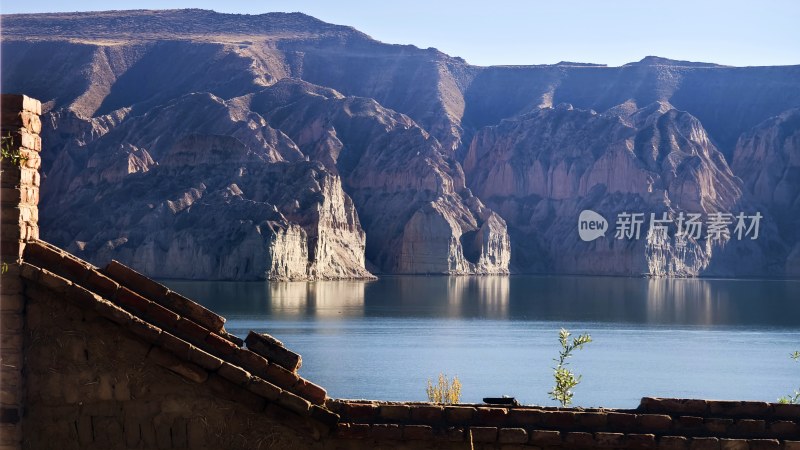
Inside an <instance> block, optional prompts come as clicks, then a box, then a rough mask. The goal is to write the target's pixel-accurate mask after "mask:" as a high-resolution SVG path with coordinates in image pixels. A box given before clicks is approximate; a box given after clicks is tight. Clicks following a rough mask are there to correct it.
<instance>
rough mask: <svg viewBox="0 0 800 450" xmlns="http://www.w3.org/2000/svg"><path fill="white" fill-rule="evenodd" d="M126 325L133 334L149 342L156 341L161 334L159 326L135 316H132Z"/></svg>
mask: <svg viewBox="0 0 800 450" xmlns="http://www.w3.org/2000/svg"><path fill="white" fill-rule="evenodd" d="M127 327H128V329H129V330H130V331H131V332H132V333H133V334H135V335H137V336H139V337H141V338H142V339H144V340H145V341H147V342H149V343H151V344H152V343H155V342H157V341H158V339H159V337H160V335H161V328H158V327H157V326H155V325H151V324H149V323H147V322H145V321H143V320H141V319H139V318H137V317H134V318H133V320H131V322H130V323H129V324H128V325H127Z"/></svg>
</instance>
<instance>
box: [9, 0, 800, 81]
mask: <svg viewBox="0 0 800 450" xmlns="http://www.w3.org/2000/svg"><path fill="white" fill-rule="evenodd" d="M0 1H1V0H0ZM111 7H113V8H114V9H166V8H190V7H192V8H204V9H213V10H215V11H219V12H235V13H245V14H260V13H264V12H270V11H300V12H304V13H306V14H310V15H312V16H315V17H317V18H319V19H322V20H324V21H326V22H332V23H337V24H344V25H351V26H354V27H356V28H358V29H359V30H361V31H363V32H365V33H367V34H369V35H371V36H372V37H374V38H375V39H378V40H381V41H384V42H390V43H397V44H414V45H417V46H419V47H423V48H425V47H436V48H438V49H439V50H442V51H443V52H445V53H448V54H450V55H453V56H461V57H463V58H464V59H466V60H467V61H469V62H470V63H472V64H478V65H490V64H543V63H556V62H558V61H562V60H566V61H580V62H596V63H606V64H609V65H620V64H624V63H626V62H631V61H638V60H639V59H641V58H642V57H644V56H647V55H657V56H663V57H667V58H672V59H685V60H691V61H707V62H716V63H720V64H730V65H737V66H747V65H781V64H800V1H796V0H763V1H754V0H749V1H743V0H727V1H723V0H667V1H648V0H605V1H603V0H546V1H536V0H528V1H524V0H519V1H504V0H494V1H471V0H465V1H457V0H425V1H420V0H406V1H393V2H382V1H355V0H339V1H330V0H317V1H310V0H291V1H290V0H271V1H257V0H256V1H253V0H248V1H245V0H225V1H219V0H218V1H211V0H156V1H154V0H117V1H114V2H110V1H108V0H84V1H81V2H64V1H51V0H38V1H37V0H31V1H26V2H22V1H14V2H9V1H2V3H0V10H2V12H3V13H15V12H57V11H75V10H82V11H93V10H94V11H96V10H106V9H110V8H111Z"/></svg>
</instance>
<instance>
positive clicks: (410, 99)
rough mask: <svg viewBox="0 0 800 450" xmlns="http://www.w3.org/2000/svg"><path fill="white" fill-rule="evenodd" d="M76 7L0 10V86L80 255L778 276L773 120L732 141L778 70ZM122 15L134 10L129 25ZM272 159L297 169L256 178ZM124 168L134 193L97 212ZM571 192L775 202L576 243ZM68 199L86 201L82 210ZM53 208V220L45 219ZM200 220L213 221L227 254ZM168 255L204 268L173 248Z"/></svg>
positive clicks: (793, 98) (777, 105)
mask: <svg viewBox="0 0 800 450" xmlns="http://www.w3.org/2000/svg"><path fill="white" fill-rule="evenodd" d="M78 16H80V18H81V20H78V21H75V20H72V19H74V18H75V17H77V16H76V15H74V14H69V13H66V14H55V15H52V14H51V15H23V16H20V15H14V16H3V17H2V21H3V26H4V31H5V30H6V29H11V30H12V33H11V34H10V35H9V34H5V33H4V34H3V36H2V65H3V72H2V83H3V89H4V90H6V89H10V90H16V91H21V92H26V93H28V94H29V95H32V96H34V97H37V98H39V99H41V100H42V101H43V109H44V111H45V114H44V115H43V123H44V124H45V126H44V130H43V134H42V135H43V139H44V142H45V146H46V148H45V152H43V173H44V175H45V176H46V177H47V183H46V184H44V187H43V191H42V196H43V197H42V202H43V210H42V217H43V220H42V223H43V229H42V233H43V236H44V237H45V238H48V239H52V240H53V241H54V242H55V243H56V244H59V245H61V246H62V247H64V248H69V249H72V250H73V251H77V252H86V253H82V255H83V256H85V257H86V258H88V259H90V260H93V261H97V262H100V261H102V260H105V259H108V258H111V257H116V258H119V259H122V260H124V262H127V263H130V264H133V265H134V266H137V265H138V268H140V269H141V270H142V271H144V272H146V273H148V274H149V275H153V276H177V275H179V276H182V277H195V278H203V277H210V278H246V279H253V278H259V277H266V278H278V279H298V278H303V277H306V278H312V279H313V278H337V277H345V278H346V277H350V276H357V277H358V276H368V275H367V274H368V272H367V269H366V268H367V267H369V268H371V269H373V271H378V272H381V273H449V274H471V273H481V274H503V273H508V272H509V271H517V272H536V273H563V272H564V271H568V270H570V269H569V268H570V267H571V268H573V269H572V270H578V271H579V272H580V273H585V274H615V275H626V274H627V275H639V274H641V273H650V274H652V275H654V276H703V275H715V276H735V275H745V274H747V275H754V276H763V275H765V274H772V273H793V272H791V270H790V269H791V267H790V266H791V263H790V261H793V260H795V259H796V258H797V256H796V255H797V254H800V245H798V244H797V242H799V241H800V237H797V236H795V235H792V234H787V233H785V232H783V231H781V232H780V233H779V231H778V230H786V229H787V226H789V225H791V222H787V221H786V220H787V219H785V218H784V216H782V215H781V214H780V213H779V211H777V209H776V208H780V207H781V206H779V205H783V204H782V203H781V204H775V203H770V202H769V201H768V200H769V199H768V198H767V197H765V196H764V194H763V193H765V192H773V191H774V192H784V191H785V189H786V183H785V182H784V183H783V184H781V185H776V186H772V185H769V183H767V185H765V184H764V183H765V182H764V181H763V180H764V179H765V178H764V176H760V177H759V178H758V179H759V180H760V181H758V183H754V182H753V181H752V179H753V178H752V177H754V176H756V177H757V176H758V174H759V173H771V171H772V170H774V169H773V168H772V166H773V165H775V164H777V162H776V161H782V160H784V159H785V158H786V157H784V156H782V155H785V154H790V155H791V154H793V152H795V151H796V150H795V148H797V147H796V145H795V144H794V141H786V142H789V143H786V142H784V141H782V140H780V139H774V140H773V144H772V145H773V147H774V148H770V149H767V150H766V151H761V150H759V151H760V152H761V153H758V154H764V155H767V156H765V157H755V158H748V157H746V155H744V153H743V152H745V153H746V152H751V151H754V150H748V149H752V148H754V147H755V145H754V144H753V143H752V139H751V140H750V141H747V140H745V141H742V139H743V136H744V137H745V139H746V137H747V136H761V135H765V136H766V135H768V136H776V134H775V132H774V131H770V130H771V129H770V127H771V126H772V125H770V124H771V122H768V121H769V120H770V118H773V117H780V116H781V115H782V114H784V113H785V112H786V111H790V110H793V109H794V108H798V107H800V65H798V66H778V67H769V66H767V67H730V66H720V65H716V64H711V63H695V62H687V61H678V60H669V59H666V58H661V57H654V56H648V57H645V58H643V59H642V60H640V61H638V62H634V63H629V64H626V65H623V66H619V67H608V66H604V65H597V64H590V63H572V62H561V63H558V64H555V65H535V66H487V67H480V66H473V65H470V64H468V63H466V62H465V61H464V60H463V59H461V58H458V57H452V56H449V55H446V54H444V53H442V52H440V51H438V50H436V49H433V48H428V49H420V48H417V47H415V46H412V45H398V44H385V43H382V42H379V41H376V40H374V39H372V38H370V37H369V36H367V35H366V34H364V33H361V32H359V31H357V30H355V29H353V28H352V27H346V26H341V25H333V24H326V23H325V22H322V21H319V20H317V19H314V18H311V17H310V16H306V15H303V14H301V13H300V14H293V13H269V14H266V15H256V16H250V15H247V16H244V15H226V14H220V13H214V12H209V11H206V10H189V11H186V10H170V11H162V12H158V13H154V12H152V11H149V10H141V11H134V12H132V13H130V14H129V13H127V12H125V11H117V12H104V13H97V14H92V13H80V14H78ZM154 16H157V17H156V19H157V20H156V19H153V17H154ZM187 18H188V19H187ZM265 18H266V21H265V20H264V19H265ZM184 19H186V20H184ZM115 20H118V21H121V22H119V24H118V26H117V28H114V27H112V25H111V24H112V23H114V21H115ZM9 21H10V22H11V27H10V28H6V26H7V25H8V24H9ZM93 21H94V22H93ZM206 22H208V23H210V25H209V27H210V28H206V29H204V30H201V31H202V32H200V31H197V30H198V29H199V28H198V27H202V26H203V24H204V23H206ZM81 23H84V24H85V23H95V25H92V26H89V27H88V28H87V29H83V30H82V29H81V25H80V24H81ZM41 24H45V25H46V26H43V27H41V28H40V27H39V25H41ZM97 24H100V25H97ZM92 27H94V28H95V29H94V31H93V29H92ZM125 27H128V28H125ZM137 27H139V28H142V27H145V28H147V29H142V30H140V31H142V33H139V34H136V35H135V36H134V34H135V33H134V31H135V30H136V28H137ZM119 29H122V30H123V31H124V30H129V33H128V32H127V31H126V32H123V33H119V32H115V30H119ZM59 30H61V31H59ZM98 30H100V31H98ZM169 30H177V31H174V32H172V34H169V33H167V31H169ZM253 30H257V31H258V33H261V34H259V35H252V33H254V31H253ZM210 31H211V32H210ZM217 31H220V34H215V33H216V32H217ZM222 31H225V33H222ZM59 33H61V34H59ZM126 33H128V34H126ZM165 33H166V34H165ZM181 33H183V34H181ZM192 33H194V34H192ZM237 33H239V34H237ZM246 33H251V35H250V38H248V37H246V36H248V35H247V34H246ZM182 36H183V37H182ZM186 36H188V37H186ZM253 36H256V37H258V39H256V38H254V37H253ZM195 37H197V38H195ZM54 74H58V76H57V77H56V76H54ZM765 121H767V122H766V123H765ZM780 126H781V127H782V128H781V130H783V129H784V128H786V127H787V126H790V127H797V125H796V122H794V121H788V122H787V121H784V122H781V125H780ZM564 130H572V132H566V131H564ZM570 133H572V134H570ZM784 134H786V133H785V132H784V131H781V132H780V133H779V135H780V136H783V135H784ZM545 150H546V151H545ZM226 155H227V157H226ZM243 155H244V156H243ZM245 156H246V157H245ZM734 159H736V160H738V161H740V162H739V163H738V164H736V165H734V167H735V169H736V170H735V171H734V170H732V169H731V166H732V164H733V161H734ZM510 160H513V161H515V162H514V163H513V164H511V165H508V161H510ZM741 161H747V163H742V162H741ZM210 162H214V164H210ZM220 165H221V166H231V167H225V168H223V167H216V166H220ZM277 167H282V168H285V170H286V171H289V172H290V173H294V174H303V175H302V176H300V175H298V176H297V177H294V178H293V177H288V178H285V177H281V176H277V175H271V176H273V177H276V178H275V182H268V181H267V180H260V179H258V177H259V176H260V175H258V174H262V175H263V174H277V173H279V172H280V170H278V169H277ZM623 169H624V170H623ZM281 170H283V169H281ZM312 172H313V174H312ZM178 175H180V176H178ZM512 175H513V176H512ZM620 177H622V178H620ZM176 180H182V181H181V182H180V183H177V184H176V182H177V181H176ZM742 180H750V181H747V182H746V183H743V182H742ZM131 186H138V189H145V190H148V191H152V193H151V195H150V196H149V197H147V200H146V201H144V200H142V199H136V201H134V202H133V203H132V206H131V211H127V210H125V209H124V208H122V209H120V208H121V207H120V205H121V204H122V203H121V202H120V199H122V198H124V197H125V195H130V194H129V193H128V192H130V187H131ZM147 186H151V188H149V189H148V188H147ZM753 186H758V190H757V191H756V190H755V189H754V188H753ZM623 187H624V188H623ZM791 198H792V199H794V198H795V197H791ZM53 205H58V206H53ZM593 205H594V207H596V208H598V209H600V210H602V211H604V212H606V213H608V214H611V213H617V212H619V211H624V210H626V209H634V208H648V211H646V212H650V210H652V212H659V213H662V212H663V213H667V214H670V215H672V217H675V216H677V215H678V214H679V213H682V212H698V213H716V212H726V213H727V212H740V211H738V210H736V209H737V208H739V209H742V208H745V209H747V210H748V212H751V211H750V210H752V209H756V208H762V209H763V210H764V212H765V213H767V212H770V208H772V209H775V213H771V212H770V214H769V217H768V218H767V219H765V223H764V230H765V234H764V236H765V237H764V238H763V240H762V241H760V242H746V243H739V242H732V241H731V240H730V239H729V240H727V241H724V242H710V241H706V240H704V239H701V240H699V241H694V242H692V243H691V245H690V247H688V250H687V248H686V247H685V246H683V247H680V248H678V247H676V244H675V243H674V242H673V243H670V242H655V241H653V242H650V241H648V242H644V241H641V242H638V243H637V242H616V241H613V240H611V239H607V240H606V241H602V245H601V243H600V241H597V242H594V243H591V244H586V243H581V242H580V241H578V239H577V236H576V233H575V220H577V215H578V213H579V212H580V208H584V207H587V208H591V207H592V206H593ZM86 208H89V209H88V210H87V209H86ZM693 209H697V211H694V210H693ZM70 211H96V213H97V215H98V219H99V220H98V222H99V223H101V224H102V226H103V228H98V227H99V226H100V225H97V224H96V223H95V221H91V222H87V221H85V220H84V219H81V216H80V214H72V215H70V214H69V212H70ZM193 211H194V213H192V212H193ZM199 211H206V212H207V213H208V214H211V215H213V216H214V217H215V219H214V220H199V219H197V217H198V216H197V213H198V212H199ZM247 214H250V215H252V217H253V219H252V220H250V219H247V218H246V215H247ZM59 217H71V218H70V219H69V222H70V223H68V224H65V226H64V227H63V229H58V226H57V224H58V223H59V222H58V221H59ZM226 217H228V218H227V219H225V218H226ZM242 221H244V222H242ZM251 222H252V223H251ZM191 223H194V224H196V226H195V228H196V229H197V231H196V232H192V231H191V229H190V228H187V224H191ZM136 224H139V225H136ZM134 225H136V226H134ZM143 233H144V234H147V233H152V234H153V236H158V237H157V238H150V239H149V240H148V239H146V238H145V236H144V234H143ZM193 233H194V234H193ZM217 233H223V234H226V233H227V234H230V235H231V236H233V237H236V239H234V240H232V241H230V248H231V249H237V250H235V251H233V250H232V252H233V253H232V255H234V256H231V255H226V254H225V250H224V248H222V247H220V246H219V245H217V242H218V241H219V239H215V238H214V236H215V235H216V234H217ZM170 236H172V237H170ZM173 238H174V239H175V242H177V243H178V244H176V245H178V247H174V246H173V244H170V242H171V241H170V239H173ZM226 239H228V238H226ZM237 239H238V240H237ZM570 239H572V240H574V242H573V241H570ZM226 242H227V241H226ZM245 243H247V244H245ZM249 245H257V246H259V248H262V249H265V250H263V251H258V252H252V251H251V250H247V248H249V247H248V246H249ZM681 245H682V244H681ZM349 247H352V248H355V249H363V250H357V251H356V252H355V253H353V252H350V251H347V250H346V248H349ZM682 252H683V253H682ZM686 252H688V253H686ZM559 253H562V254H559ZM789 254H791V255H795V256H790V257H788V258H789V259H787V255H789ZM187 255H195V257H197V258H199V260H201V261H203V263H202V264H199V265H198V266H197V267H196V268H195V267H181V266H180V260H181V259H182V258H185V257H187ZM235 255H238V256H235ZM179 256H180V257H179ZM604 258H607V259H608V261H605V260H604ZM737 258H738V259H741V260H746V261H748V264H738V265H737V264H736V263H735V262H736V261H737V260H738V259H737ZM792 258H794V259H792ZM160 260H167V261H170V264H172V265H175V267H174V268H172V269H170V270H173V271H172V272H164V270H165V269H163V268H160V267H159V266H158V264H156V262H157V261H160ZM216 260H219V261H223V260H224V261H225V263H224V264H222V265H221V266H220V267H222V269H219V268H215V267H216V266H215V263H214V261H216ZM240 260H241V261H245V260H246V261H249V263H247V264H246V267H247V270H240V269H239V268H237V267H238V266H237V264H238V263H237V261H240ZM581 260H585V262H584V263H581V262H580V261H581ZM159 271H161V272H159Z"/></svg>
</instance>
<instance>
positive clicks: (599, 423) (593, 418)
mask: <svg viewBox="0 0 800 450" xmlns="http://www.w3.org/2000/svg"><path fill="white" fill-rule="evenodd" d="M575 418H576V419H577V421H578V426H579V427H580V428H581V429H584V428H588V429H591V430H599V429H603V428H605V427H606V426H607V425H608V416H607V415H606V414H605V413H601V412H584V413H576V414H575Z"/></svg>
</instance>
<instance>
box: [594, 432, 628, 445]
mask: <svg viewBox="0 0 800 450" xmlns="http://www.w3.org/2000/svg"><path fill="white" fill-rule="evenodd" d="M594 441H595V443H596V444H597V446H598V447H600V448H620V447H623V446H624V444H625V435H624V434H622V433H595V434H594Z"/></svg>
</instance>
